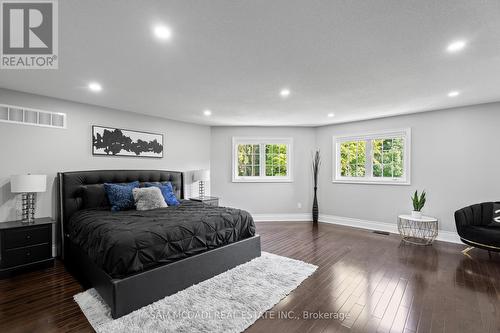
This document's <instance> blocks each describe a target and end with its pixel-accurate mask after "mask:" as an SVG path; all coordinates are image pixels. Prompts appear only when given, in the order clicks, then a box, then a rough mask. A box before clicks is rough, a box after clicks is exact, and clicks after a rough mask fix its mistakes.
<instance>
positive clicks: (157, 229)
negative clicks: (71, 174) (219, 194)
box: [68, 200, 255, 278]
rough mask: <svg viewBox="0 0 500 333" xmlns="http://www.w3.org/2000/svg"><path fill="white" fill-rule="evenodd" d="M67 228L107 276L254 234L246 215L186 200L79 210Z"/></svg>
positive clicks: (204, 249)
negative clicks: (142, 208) (149, 206)
mask: <svg viewBox="0 0 500 333" xmlns="http://www.w3.org/2000/svg"><path fill="white" fill-rule="evenodd" d="M68 229H69V238H70V240H71V241H72V242H73V243H74V244H75V245H77V246H79V247H80V248H81V249H82V250H83V251H84V252H86V253H87V255H88V257H89V258H90V259H91V260H92V261H93V262H94V263H95V264H96V265H97V266H99V267H100V268H102V269H103V270H104V271H105V272H107V273H108V274H109V275H110V276H111V277H113V278H123V277H125V276H128V275H132V274H135V273H138V272H141V271H144V270H147V269H150V268H153V267H156V266H159V265H163V264H167V263H171V262H174V261H177V260H181V259H183V258H186V257H189V256H192V255H196V254H198V253H201V252H204V251H208V250H211V249H215V248H218V247H221V246H224V245H227V244H231V243H234V242H237V241H240V240H243V239H245V238H249V237H252V236H254V235H255V224H254V221H253V219H252V216H251V215H250V214H249V213H248V212H246V211H244V210H240V209H234V208H225V207H215V206H209V205H204V204H202V203H200V202H194V201H189V200H183V201H182V202H181V204H180V205H179V206H176V207H166V208H159V209H153V210H148V211H136V210H129V211H120V212H111V211H109V210H106V209H95V208H94V209H84V210H80V211H77V212H76V213H75V214H73V216H71V218H70V220H69V223H68Z"/></svg>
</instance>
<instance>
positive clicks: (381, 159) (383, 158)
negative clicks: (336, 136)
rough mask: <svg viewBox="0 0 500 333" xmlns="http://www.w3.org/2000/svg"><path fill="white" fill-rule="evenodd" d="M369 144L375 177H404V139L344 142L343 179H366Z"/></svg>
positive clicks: (341, 161)
mask: <svg viewBox="0 0 500 333" xmlns="http://www.w3.org/2000/svg"><path fill="white" fill-rule="evenodd" d="M367 143H368V144H370V143H371V145H372V157H373V158H372V174H373V177H389V178H400V177H403V173H404V169H403V155H404V140H403V138H393V139H392V138H391V139H376V140H371V141H365V140H363V141H348V142H342V143H341V144H340V167H341V170H340V175H341V176H342V177H365V175H366V145H367Z"/></svg>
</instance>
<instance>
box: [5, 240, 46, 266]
mask: <svg viewBox="0 0 500 333" xmlns="http://www.w3.org/2000/svg"><path fill="white" fill-rule="evenodd" d="M51 247H52V246H51V245H50V244H42V245H34V246H27V247H22V248H18V249H14V250H6V251H5V252H4V257H3V258H2V266H3V267H13V266H19V265H23V264H29V263H31V262H35V261H40V260H44V259H50V258H52V248H51Z"/></svg>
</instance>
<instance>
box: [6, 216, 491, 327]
mask: <svg viewBox="0 0 500 333" xmlns="http://www.w3.org/2000/svg"><path fill="white" fill-rule="evenodd" d="M257 230H258V233H259V234H260V235H261V236H262V249H263V250H264V251H267V252H271V253H275V254H279V255H283V256H287V257H290V258H295V259H300V260H303V261H306V262H309V263H313V264H316V265H318V266H319V268H318V270H317V271H316V272H315V273H314V274H313V275H312V276H311V277H309V278H308V279H307V280H306V281H304V282H303V283H302V285H301V286H300V287H299V288H297V289H296V290H295V291H293V292H292V293H291V294H290V295H288V296H287V297H286V298H285V299H283V300H282V301H281V302H280V303H278V304H277V305H276V306H275V307H274V308H273V313H274V317H277V316H278V315H280V316H282V317H283V316H285V315H286V314H288V315H290V314H291V313H292V312H291V311H293V315H295V316H296V317H302V316H303V312H304V311H307V312H310V313H319V312H321V313H339V314H341V316H342V318H341V319H337V320H335V319H322V320H312V319H308V320H306V319H299V320H294V319H284V318H280V319H276V318H272V316H267V318H261V319H259V320H258V321H257V322H255V324H254V325H252V326H251V327H250V328H249V329H248V332H275V333H278V332H287V333H291V332H406V333H410V332H452V333H455V332H481V333H486V332H500V254H492V257H491V258H489V257H488V253H487V252H486V251H481V250H473V251H472V252H470V254H471V256H472V259H469V258H467V257H465V256H463V255H462V254H461V253H460V250H462V249H463V248H464V246H462V245H457V244H448V243H442V242H435V243H434V245H432V246H427V247H417V246H412V245H405V244H404V243H401V242H400V240H399V238H398V237H397V236H396V235H390V236H384V235H378V234H374V233H371V232H369V231H364V230H358V229H352V228H347V227H341V226H334V225H330V224H320V225H319V227H313V226H312V225H311V224H309V223H284V222H269V223H257ZM80 291H82V288H81V287H80V285H79V284H78V283H77V282H76V281H75V280H74V279H73V277H72V276H71V275H70V274H68V273H67V272H66V270H65V269H64V266H63V265H62V264H61V263H59V262H58V263H57V264H56V266H55V267H53V268H50V269H46V270H43V271H38V272H32V273H26V274H23V275H19V276H16V277H14V278H9V279H3V280H0V332H55V331H61V332H92V328H91V327H90V325H89V324H88V322H87V320H86V319H85V317H84V315H83V314H82V313H81V312H80V310H79V308H78V306H77V305H76V303H75V302H74V301H73V298H72V296H73V295H74V294H76V293H78V292H80ZM277 311H281V312H277Z"/></svg>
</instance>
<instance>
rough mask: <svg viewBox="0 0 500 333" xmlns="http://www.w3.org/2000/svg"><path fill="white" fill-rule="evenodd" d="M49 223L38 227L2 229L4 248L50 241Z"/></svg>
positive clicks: (50, 230)
mask: <svg viewBox="0 0 500 333" xmlns="http://www.w3.org/2000/svg"><path fill="white" fill-rule="evenodd" d="M51 233H52V229H51V225H44V226H40V227H27V228H16V229H9V230H5V231H4V242H5V243H4V244H5V245H4V246H5V249H13V248H17V247H23V246H29V245H35V244H41V243H50V241H51V239H52V234H51Z"/></svg>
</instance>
